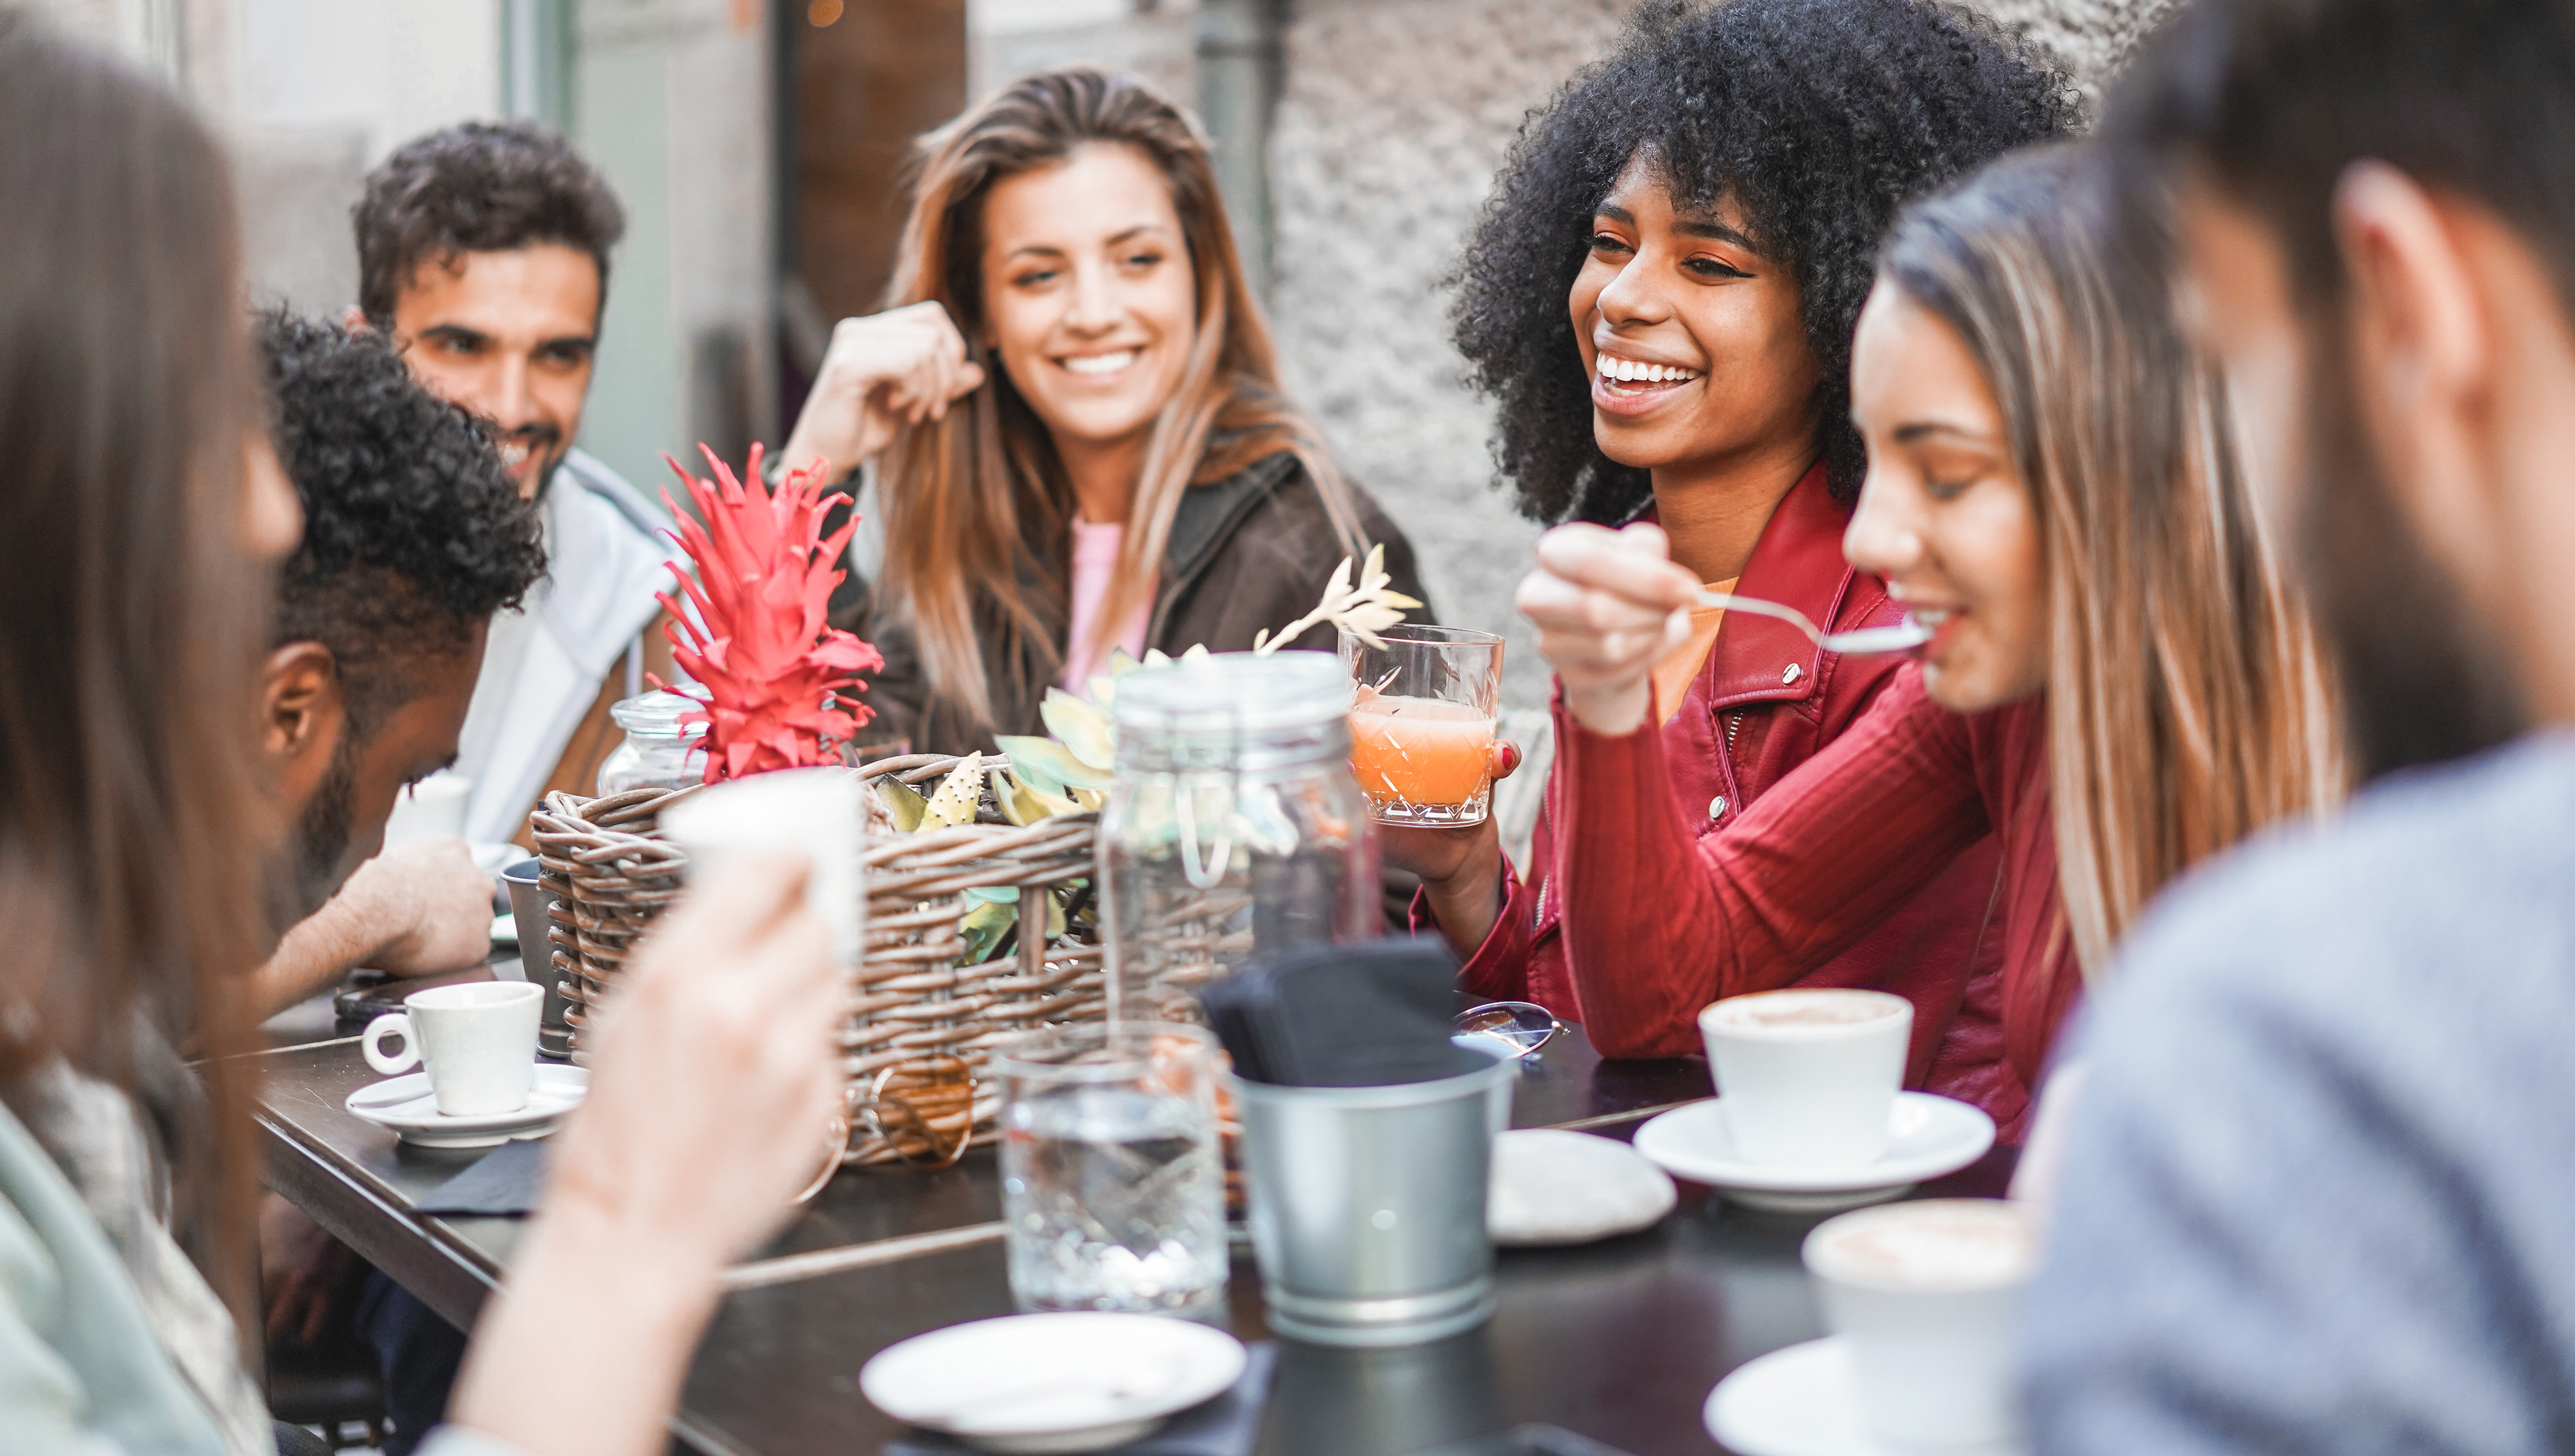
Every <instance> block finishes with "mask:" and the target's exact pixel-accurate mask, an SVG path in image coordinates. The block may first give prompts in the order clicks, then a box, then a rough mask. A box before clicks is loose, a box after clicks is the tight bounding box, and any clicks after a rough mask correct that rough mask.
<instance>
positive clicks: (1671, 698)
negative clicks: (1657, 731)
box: [1654, 577, 1743, 724]
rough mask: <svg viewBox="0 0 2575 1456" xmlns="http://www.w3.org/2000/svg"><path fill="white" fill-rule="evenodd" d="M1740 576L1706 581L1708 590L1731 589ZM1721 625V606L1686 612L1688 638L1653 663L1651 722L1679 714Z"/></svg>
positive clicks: (1714, 642) (1723, 615) (1723, 624)
mask: <svg viewBox="0 0 2575 1456" xmlns="http://www.w3.org/2000/svg"><path fill="white" fill-rule="evenodd" d="M1742 580H1743V579H1742V578H1741V577H1733V578H1729V579H1728V580H1726V581H1722V582H1710V583H1708V584H1707V590H1709V591H1711V592H1731V591H1733V590H1734V584H1735V583H1736V582H1740V581H1742ZM1723 626H1725V609H1724V608H1722V607H1702V608H1700V609H1698V610H1697V611H1696V612H1693V613H1691V614H1690V635H1689V641H1688V642H1685V643H1683V644H1681V649H1680V651H1679V652H1676V653H1674V654H1672V655H1671V656H1670V657H1668V658H1665V659H1663V660H1662V661H1661V662H1659V663H1656V664H1655V665H1654V722H1655V723H1657V724H1666V723H1670V722H1671V721H1672V720H1673V719H1674V718H1677V717H1678V716H1679V715H1680V711H1681V699H1682V697H1683V696H1684V695H1686V694H1687V693H1688V692H1689V685H1690V680H1691V679H1692V678H1695V677H1697V676H1698V670H1699V669H1700V668H1702V667H1704V666H1706V664H1707V655H1708V654H1709V653H1710V652H1712V651H1714V650H1715V648H1716V630H1717V629H1718V628H1720V627H1723Z"/></svg>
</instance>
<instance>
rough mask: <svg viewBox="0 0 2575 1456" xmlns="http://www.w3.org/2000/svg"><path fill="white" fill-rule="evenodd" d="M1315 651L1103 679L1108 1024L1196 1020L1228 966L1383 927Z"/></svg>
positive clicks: (1340, 726) (1334, 688)
mask: <svg viewBox="0 0 2575 1456" xmlns="http://www.w3.org/2000/svg"><path fill="white" fill-rule="evenodd" d="M1349 694H1350V690H1349V677H1348V675H1347V674H1346V673H1345V672H1343V671H1342V668H1341V665H1340V663H1339V662H1338V661H1336V660H1335V659H1334V658H1333V657H1332V656H1331V655H1330V654H1328V653H1274V654H1271V655H1269V656H1267V657H1258V656H1255V655H1253V654H1251V653H1218V654H1216V655H1215V656H1213V657H1209V658H1206V659H1204V660H1201V661H1198V662H1185V663H1176V664H1173V665H1172V666H1170V667H1165V668H1146V669H1141V670H1139V671H1137V672H1133V673H1129V674H1127V675H1126V676H1125V677H1123V678H1121V679H1119V680H1118V696H1117V699H1116V701H1115V702H1114V703H1113V704H1112V706H1111V714H1112V717H1113V718H1114V719H1115V720H1116V721H1117V724H1118V780H1117V783H1116V785H1115V786H1114V787H1112V788H1111V789H1110V791H1109V803H1108V806H1107V807H1106V808H1104V809H1103V810H1102V811H1101V815H1100V837H1099V842H1100V868H1101V880H1102V887H1103V904H1104V905H1105V907H1106V910H1107V923H1106V929H1107V931H1108V938H1109V1016H1110V1019H1111V1020H1113V1021H1197V1020H1200V1019H1202V1017H1201V1013H1200V1011H1199V1008H1198V1001H1197V999H1196V994H1195V993H1196V991H1197V990H1198V988H1199V987H1200V986H1201V985H1204V984H1206V983H1207V982H1208V981H1210V980H1212V979H1215V978H1217V977H1219V976H1223V975H1228V974H1231V973H1232V972H1233V971H1234V970H1235V968H1236V967H1238V966H1240V965H1242V964H1243V963H1244V962H1245V961H1248V960H1252V959H1255V958H1258V957H1263V956H1270V955H1277V954H1279V953H1281V952H1282V951H1287V950H1292V949H1295V948H1296V947H1298V946H1301V945H1314V944H1326V945H1329V944H1338V943H1341V942H1344V941H1351V940H1366V939H1370V938H1373V937H1374V936H1377V935H1379V934H1382V933H1384V928H1385V911H1384V909H1383V908H1382V902H1381V896H1382V893H1383V891H1382V888H1381V885H1380V880H1379V876H1378V873H1377V855H1376V831H1375V830H1374V829H1372V828H1370V827H1369V826H1368V821H1367V800H1366V799H1365V798H1362V797H1361V796H1360V795H1359V788H1358V784H1357V783H1355V782H1353V781H1352V780H1351V778H1350V765H1349V758H1350V740H1349V728H1348V727H1347V724H1346V721H1345V720H1346V716H1347V714H1348V711H1349V706H1350V696H1349Z"/></svg>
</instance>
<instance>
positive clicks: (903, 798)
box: [877, 773, 930, 834]
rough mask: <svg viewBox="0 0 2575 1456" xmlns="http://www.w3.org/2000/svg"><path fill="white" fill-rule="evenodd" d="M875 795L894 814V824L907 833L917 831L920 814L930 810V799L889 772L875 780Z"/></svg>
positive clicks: (919, 825)
mask: <svg viewBox="0 0 2575 1456" xmlns="http://www.w3.org/2000/svg"><path fill="white" fill-rule="evenodd" d="M877 797H879V798H882V799H884V800H885V806H886V809H887V811H888V812H890V813H892V814H893V815H894V826H895V827H896V828H897V829H900V830H902V831H903V832H904V833H907V834H911V833H918V832H919V831H920V829H921V820H922V816H923V815H924V814H927V813H928V812H930V800H929V799H926V798H924V797H922V796H921V791H920V790H919V789H916V788H914V787H913V786H912V785H911V784H909V783H906V782H904V781H903V780H902V779H900V778H897V777H895V776H894V775H893V774H891V773H889V774H887V775H886V776H884V777H883V778H880V779H878V780H877Z"/></svg>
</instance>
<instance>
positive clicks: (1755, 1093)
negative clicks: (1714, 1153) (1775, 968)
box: [1698, 990, 1913, 1167]
mask: <svg viewBox="0 0 2575 1456" xmlns="http://www.w3.org/2000/svg"><path fill="white" fill-rule="evenodd" d="M1698 1029H1699V1034H1700V1035H1701V1036H1702V1037H1704V1038H1705V1039H1706V1041H1707V1064H1708V1069H1709V1070H1710V1071H1711V1072H1712V1073H1713V1074H1714V1075H1715V1078H1716V1094H1717V1099H1718V1101H1717V1105H1718V1106H1719V1107H1721V1108H1723V1109H1724V1115H1725V1126H1726V1131H1727V1133H1728V1134H1729V1135H1730V1136H1731V1137H1732V1138H1733V1140H1734V1155H1735V1156H1736V1157H1738V1158H1740V1159H1742V1160H1743V1161H1744V1162H1747V1163H1768V1164H1778V1165H1798V1166H1808V1167H1848V1166H1851V1165H1853V1164H1856V1163H1866V1162H1873V1161H1875V1160H1876V1159H1877V1158H1879V1157H1881V1156H1883V1155H1884V1154H1885V1152H1886V1144H1887V1138H1888V1130H1887V1129H1888V1124H1889V1122H1890V1121H1891V1120H1892V1119H1893V1116H1894V1111H1895V1093H1896V1090H1897V1089H1898V1088H1899V1087H1901V1086H1902V1085H1903V1084H1904V1056H1905V1052H1906V1050H1907V1049H1908V1048H1909V1047H1910V1046H1911V1044H1912V1040H1913V1003H1912V1002H1911V1001H1908V1000H1906V999H1904V997H1902V996H1897V995H1889V994H1888V993H1887V992H1885V991H1861V990H1789V991H1763V992H1760V993H1758V994H1755V995H1748V996H1729V997H1727V998H1726V999H1724V1000H1722V1001H1718V1002H1717V1003H1716V1004H1714V1005H1712V1006H1709V1007H1708V1008H1707V1009H1706V1010H1704V1011H1701V1012H1699V1013H1698Z"/></svg>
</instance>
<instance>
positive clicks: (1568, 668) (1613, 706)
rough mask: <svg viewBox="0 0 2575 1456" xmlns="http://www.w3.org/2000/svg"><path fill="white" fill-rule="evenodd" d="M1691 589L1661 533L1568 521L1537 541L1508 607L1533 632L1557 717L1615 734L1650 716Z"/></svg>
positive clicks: (1685, 635)
mask: <svg viewBox="0 0 2575 1456" xmlns="http://www.w3.org/2000/svg"><path fill="white" fill-rule="evenodd" d="M1698 591H1699V584H1698V582H1697V581H1696V580H1694V579H1693V578H1692V577H1691V576H1690V574H1689V573H1688V572H1686V571H1684V570H1682V569H1681V568H1680V567H1678V566H1676V565H1674V564H1673V562H1672V560H1671V545H1670V543H1669V542H1668V541H1667V540H1665V539H1664V536H1663V532H1662V528H1661V527H1658V526H1654V525H1652V524H1650V523H1645V522H1639V523H1637V524H1636V525H1633V526H1629V527H1627V528H1625V529H1623V530H1619V531H1611V530H1609V529H1607V528H1606V527H1600V526H1590V525H1584V524H1581V523H1576V524H1574V525H1571V526H1559V527H1557V528H1555V529H1554V530H1553V531H1550V532H1548V533H1547V534H1546V535H1544V536H1541V537H1539V538H1538V541H1537V570H1535V571H1533V572H1530V573H1529V574H1528V575H1527V576H1526V577H1524V578H1522V579H1521V580H1520V588H1519V594H1518V596H1517V597H1516V598H1515V599H1514V605H1515V606H1517V607H1518V608H1519V610H1520V615H1521V616H1522V617H1525V618H1527V619H1528V620H1529V621H1530V622H1531V623H1532V624H1534V625H1535V626H1536V628H1537V650H1538V652H1539V653H1540V654H1541V655H1543V656H1544V657H1545V658H1546V660H1547V661H1548V662H1549V663H1551V664H1553V665H1554V667H1555V677H1556V681H1557V682H1558V683H1560V684H1561V685H1563V688H1564V707H1565V711H1566V712H1567V713H1569V714H1571V715H1572V716H1573V721H1574V722H1575V723H1576V724H1578V725H1580V726H1581V727H1583V728H1588V729H1590V730H1591V731H1592V732H1595V733H1600V734H1603V735H1606V736H1611V737H1616V736H1620V735H1623V734H1626V733H1631V732H1634V731H1635V730H1636V729H1637V728H1641V727H1644V726H1645V724H1646V722H1647V720H1648V719H1650V718H1651V717H1652V714H1653V704H1654V687H1653V670H1654V665H1655V664H1656V663H1659V662H1661V661H1662V660H1663V659H1665V658H1667V657H1669V656H1671V655H1672V654H1673V653H1676V652H1678V651H1680V649H1681V647H1682V646H1683V645H1684V644H1686V643H1687V642H1688V641H1689V631H1690V621H1689V618H1690V608H1691V607H1692V606H1694V605H1695V604H1696V603H1697V601H1698Z"/></svg>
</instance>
